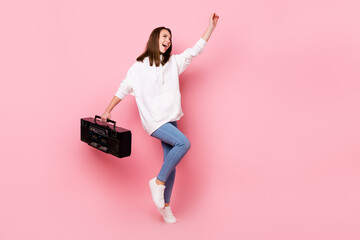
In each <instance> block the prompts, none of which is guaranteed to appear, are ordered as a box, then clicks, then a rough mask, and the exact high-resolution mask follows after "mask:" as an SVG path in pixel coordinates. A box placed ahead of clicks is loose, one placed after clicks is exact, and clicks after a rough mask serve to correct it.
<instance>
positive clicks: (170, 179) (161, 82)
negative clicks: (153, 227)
mask: <svg viewBox="0 0 360 240" xmlns="http://www.w3.org/2000/svg"><path fill="white" fill-rule="evenodd" d="M218 19H219V16H218V15H216V14H215V13H212V14H211V16H210V20H209V26H208V28H207V29H206V31H205V33H204V34H203V36H202V37H201V38H200V39H199V40H198V41H197V42H196V44H195V45H194V46H193V47H192V48H188V49H186V50H185V51H184V52H183V53H181V54H171V50H172V35H171V31H170V29H168V28H165V27H158V28H156V29H154V30H153V31H152V33H151V34H150V37H149V40H148V42H147V45H146V49H145V51H144V52H143V53H142V54H141V55H140V56H139V57H138V58H137V59H136V62H135V63H134V64H133V65H132V66H131V67H130V69H129V70H128V71H127V75H126V77H125V78H124V79H123V80H122V82H121V83H120V86H119V89H118V90H117V92H116V93H115V96H114V97H113V99H112V100H111V102H110V104H109V106H108V107H107V108H106V110H105V112H104V113H103V115H102V116H101V121H102V122H106V121H107V119H110V117H111V116H110V112H111V111H112V109H113V108H114V107H115V106H116V105H117V104H118V103H119V102H120V101H121V100H122V99H124V98H125V97H126V96H127V95H128V94H129V93H130V94H132V95H134V96H135V100H136V104H137V106H138V110H139V113H140V119H141V123H142V125H143V128H144V129H145V131H146V132H147V133H148V134H149V135H150V136H152V137H155V138H157V139H159V140H160V141H161V145H162V147H163V150H164V163H163V165H162V167H161V169H160V172H159V174H158V175H157V177H154V178H153V179H151V180H150V182H149V186H150V191H151V194H152V199H153V201H154V203H155V205H156V206H157V208H158V210H159V212H160V213H161V215H162V216H163V218H164V221H165V222H167V223H175V222H176V218H175V217H174V215H173V214H172V212H171V208H170V197H171V192H172V189H173V185H174V180H175V172H176V169H175V168H176V166H177V165H178V164H179V162H180V161H181V159H182V158H183V157H184V155H185V154H186V153H187V151H188V150H189V148H190V142H189V140H188V139H187V137H186V136H185V135H184V134H183V133H182V132H181V131H180V130H179V129H178V128H177V122H176V121H178V120H179V119H180V118H181V117H182V116H183V112H182V109H181V100H180V99H181V96H180V91H179V75H180V74H181V73H182V72H183V71H184V70H185V69H186V68H187V67H188V65H189V64H190V63H191V60H192V58H193V57H195V56H197V55H199V54H200V53H201V51H202V50H203V48H204V47H205V45H206V43H207V41H208V40H209V38H210V36H211V34H212V32H213V30H214V29H215V27H216V24H217V21H218Z"/></svg>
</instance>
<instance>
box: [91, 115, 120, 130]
mask: <svg viewBox="0 0 360 240" xmlns="http://www.w3.org/2000/svg"><path fill="white" fill-rule="evenodd" d="M97 118H100V119H101V117H100V116H98V115H95V119H94V121H95V124H97V123H96V119H97ZM106 120H107V122H106V124H107V126H108V127H109V125H108V122H112V123H113V124H114V125H113V126H114V131H116V130H115V125H116V122H115V121H113V120H110V119H106Z"/></svg>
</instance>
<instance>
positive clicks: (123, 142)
mask: <svg viewBox="0 0 360 240" xmlns="http://www.w3.org/2000/svg"><path fill="white" fill-rule="evenodd" d="M97 118H99V119H101V117H100V116H98V115H95V118H92V117H89V118H81V141H83V142H85V143H87V144H88V145H89V146H92V147H94V148H96V149H98V150H101V151H103V152H105V153H109V154H111V155H114V156H116V157H119V158H122V157H128V156H130V154H131V131H129V130H127V129H124V128H121V127H116V126H115V125H116V122H115V121H113V120H110V119H107V123H103V122H101V121H98V122H97V121H96V119H97ZM109 122H111V123H113V126H112V127H110V126H109V125H108V123H109Z"/></svg>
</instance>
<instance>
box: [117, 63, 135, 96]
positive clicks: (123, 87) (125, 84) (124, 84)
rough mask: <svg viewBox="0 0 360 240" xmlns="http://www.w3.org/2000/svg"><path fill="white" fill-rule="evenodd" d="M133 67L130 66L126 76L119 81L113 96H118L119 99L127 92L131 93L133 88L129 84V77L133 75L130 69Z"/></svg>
mask: <svg viewBox="0 0 360 240" xmlns="http://www.w3.org/2000/svg"><path fill="white" fill-rule="evenodd" d="M132 68H133V67H131V68H130V69H129V70H128V71H127V74H126V77H125V78H124V79H123V80H122V81H121V83H120V86H119V88H118V90H117V92H116V93H115V96H117V97H118V98H120V99H121V100H123V99H124V98H125V97H126V96H127V95H128V94H129V93H133V89H132V86H131V79H132V77H133V74H132V71H133V69H132Z"/></svg>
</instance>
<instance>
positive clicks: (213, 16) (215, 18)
mask: <svg viewBox="0 0 360 240" xmlns="http://www.w3.org/2000/svg"><path fill="white" fill-rule="evenodd" d="M218 20H219V15H216V13H212V14H211V16H210V21H209V25H210V27H212V28H215V27H216V24H217V21H218Z"/></svg>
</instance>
